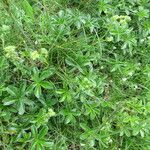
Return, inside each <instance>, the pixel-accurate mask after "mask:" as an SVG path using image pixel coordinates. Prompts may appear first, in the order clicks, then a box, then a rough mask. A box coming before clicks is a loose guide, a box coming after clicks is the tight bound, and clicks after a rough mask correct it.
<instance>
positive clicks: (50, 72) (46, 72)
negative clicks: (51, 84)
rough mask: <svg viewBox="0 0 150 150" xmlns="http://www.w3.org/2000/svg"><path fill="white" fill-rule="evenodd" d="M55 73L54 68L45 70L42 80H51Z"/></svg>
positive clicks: (41, 76)
mask: <svg viewBox="0 0 150 150" xmlns="http://www.w3.org/2000/svg"><path fill="white" fill-rule="evenodd" d="M54 71H55V69H54V68H51V69H48V70H44V71H43V72H42V73H41V75H40V79H42V80H44V79H46V78H49V77H50V76H51V75H52V74H54Z"/></svg>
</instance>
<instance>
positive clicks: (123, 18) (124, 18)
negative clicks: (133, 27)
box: [111, 15, 131, 24]
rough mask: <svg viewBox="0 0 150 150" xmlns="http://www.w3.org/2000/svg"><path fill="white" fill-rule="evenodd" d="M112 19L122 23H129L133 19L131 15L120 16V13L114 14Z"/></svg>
mask: <svg viewBox="0 0 150 150" xmlns="http://www.w3.org/2000/svg"><path fill="white" fill-rule="evenodd" d="M111 19H112V21H117V22H118V23H120V24H127V22H129V21H131V18H130V16H127V15H126V16H123V15H120V16H118V15H115V16H113V17H112V18H111Z"/></svg>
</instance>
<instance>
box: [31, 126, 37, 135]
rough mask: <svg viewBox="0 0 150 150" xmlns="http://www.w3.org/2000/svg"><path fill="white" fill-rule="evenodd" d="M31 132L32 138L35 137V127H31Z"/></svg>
mask: <svg viewBox="0 0 150 150" xmlns="http://www.w3.org/2000/svg"><path fill="white" fill-rule="evenodd" d="M31 132H32V136H34V137H36V135H37V129H36V127H35V126H34V125H33V126H32V127H31Z"/></svg>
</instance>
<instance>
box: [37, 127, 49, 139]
mask: <svg viewBox="0 0 150 150" xmlns="http://www.w3.org/2000/svg"><path fill="white" fill-rule="evenodd" d="M47 132H48V127H47V126H44V127H43V128H42V129H41V130H40V132H39V135H38V137H39V138H40V139H41V138H43V137H44V136H45V135H46V134H47Z"/></svg>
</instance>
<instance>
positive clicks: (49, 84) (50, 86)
mask: <svg viewBox="0 0 150 150" xmlns="http://www.w3.org/2000/svg"><path fill="white" fill-rule="evenodd" d="M40 85H41V86H42V87H43V88H44V89H53V84H52V82H50V81H42V82H41V83H40Z"/></svg>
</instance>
